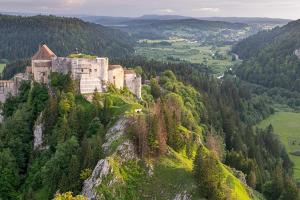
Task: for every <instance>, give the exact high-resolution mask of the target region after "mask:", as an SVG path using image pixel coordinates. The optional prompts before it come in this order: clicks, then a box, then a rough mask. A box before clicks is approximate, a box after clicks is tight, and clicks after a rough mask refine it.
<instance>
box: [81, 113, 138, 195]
mask: <svg viewBox="0 0 300 200" xmlns="http://www.w3.org/2000/svg"><path fill="white" fill-rule="evenodd" d="M128 123H130V120H129V119H127V118H121V119H119V120H118V121H117V122H116V123H115V125H114V126H113V127H111V128H110V129H109V130H108V132H107V133H106V136H105V140H106V142H105V143H104V144H103V145H102V148H103V150H104V152H105V154H106V155H107V156H108V157H106V158H105V159H102V160H100V161H99V162H98V163H97V165H96V167H95V168H94V170H93V173H92V175H91V176H90V177H89V178H88V179H87V180H85V181H84V185H83V188H82V195H84V196H86V197H87V198H88V199H90V200H96V199H100V197H99V196H98V195H97V193H96V189H97V187H98V186H99V185H100V184H101V183H102V181H103V180H104V178H105V177H106V176H108V175H109V174H112V173H113V167H112V165H111V163H110V159H113V158H118V161H119V162H120V164H122V163H123V162H126V161H128V160H132V159H137V158H138V156H137V154H136V152H135V148H134V145H133V143H132V142H131V141H130V140H129V139H124V141H123V140H122V138H125V137H124V135H125V130H126V128H127V126H128ZM117 141H121V142H120V144H119V145H118V146H117V147H116V149H114V151H113V152H111V149H112V146H113V144H114V143H116V142H117ZM114 182H116V180H112V182H111V183H109V185H112V184H113V183H114Z"/></svg>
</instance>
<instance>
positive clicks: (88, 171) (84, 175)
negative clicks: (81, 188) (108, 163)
mask: <svg viewBox="0 0 300 200" xmlns="http://www.w3.org/2000/svg"><path fill="white" fill-rule="evenodd" d="M92 172H93V171H92V170H91V169H89V168H86V169H83V170H81V172H80V179H81V180H83V181H84V180H86V179H88V178H89V177H90V176H91V175H92Z"/></svg>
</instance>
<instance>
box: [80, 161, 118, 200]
mask: <svg viewBox="0 0 300 200" xmlns="http://www.w3.org/2000/svg"><path fill="white" fill-rule="evenodd" d="M111 172H112V168H111V166H110V164H109V162H108V160H107V159H102V160H100V161H99V162H98V163H97V165H96V167H95V169H94V171H93V173H92V175H91V177H90V178H88V179H87V180H85V181H84V185H83V188H82V194H83V195H84V196H86V197H87V198H88V199H91V200H94V199H97V194H96V191H95V190H96V187H97V186H99V185H100V184H101V182H102V180H103V178H104V177H105V176H107V175H108V174H109V173H111Z"/></svg>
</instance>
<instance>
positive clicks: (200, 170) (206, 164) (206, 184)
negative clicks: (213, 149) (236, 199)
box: [194, 147, 226, 200]
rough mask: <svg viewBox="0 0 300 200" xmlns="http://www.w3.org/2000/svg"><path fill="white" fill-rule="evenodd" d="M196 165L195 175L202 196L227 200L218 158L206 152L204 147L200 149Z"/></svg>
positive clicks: (214, 199)
mask: <svg viewBox="0 0 300 200" xmlns="http://www.w3.org/2000/svg"><path fill="white" fill-rule="evenodd" d="M194 165H195V167H194V173H195V177H196V180H197V183H198V188H199V190H200V194H202V195H203V197H205V198H209V199H213V200H221V199H226V194H225V188H224V185H222V180H223V177H222V176H223V175H222V171H220V168H219V167H218V161H217V158H215V157H213V155H210V154H208V153H207V152H205V150H204V148H203V147H200V148H199V149H198V152H197V156H196V158H195V161H194Z"/></svg>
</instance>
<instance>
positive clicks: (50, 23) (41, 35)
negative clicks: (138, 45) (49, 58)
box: [0, 15, 133, 59]
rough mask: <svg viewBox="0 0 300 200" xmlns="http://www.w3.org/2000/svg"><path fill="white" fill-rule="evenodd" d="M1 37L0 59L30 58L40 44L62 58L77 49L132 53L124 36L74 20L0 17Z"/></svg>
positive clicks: (116, 54) (110, 55)
mask: <svg viewBox="0 0 300 200" xmlns="http://www.w3.org/2000/svg"><path fill="white" fill-rule="evenodd" d="M0 35H1V36H2V37H0V45H1V46H0V49H2V51H1V52H0V58H7V59H16V58H17V59H21V58H29V57H31V56H32V55H33V54H34V53H35V52H36V50H37V48H38V46H39V45H40V44H41V43H47V45H49V47H50V49H52V50H53V51H54V52H55V53H57V55H61V56H66V55H69V54H70V53H72V52H74V51H75V50H76V48H79V49H78V50H79V51H81V52H83V53H86V52H88V53H90V54H94V55H101V56H109V57H114V56H115V57H117V56H119V57H122V56H125V55H128V54H130V53H132V52H133V49H132V43H133V42H132V40H131V39H130V37H129V36H128V35H127V34H126V33H125V34H124V33H121V32H120V31H118V30H115V29H111V28H107V27H103V26H100V25H96V24H92V23H87V22H84V21H82V20H79V19H76V18H67V17H55V16H41V15H39V16H32V17H21V16H8V15H1V16H0ZM4 35H5V37H4ZM108 44H109V45H108Z"/></svg>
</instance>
